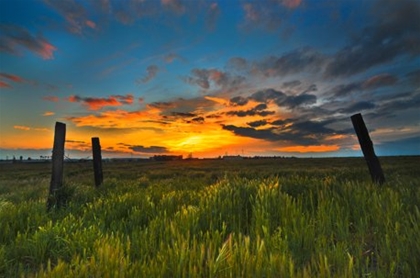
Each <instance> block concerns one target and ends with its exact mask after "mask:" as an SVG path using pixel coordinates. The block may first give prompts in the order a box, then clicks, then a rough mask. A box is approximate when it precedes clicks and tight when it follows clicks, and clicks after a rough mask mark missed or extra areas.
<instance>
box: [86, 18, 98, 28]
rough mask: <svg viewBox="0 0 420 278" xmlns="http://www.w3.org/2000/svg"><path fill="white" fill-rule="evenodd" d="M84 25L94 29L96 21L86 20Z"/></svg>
mask: <svg viewBox="0 0 420 278" xmlns="http://www.w3.org/2000/svg"><path fill="white" fill-rule="evenodd" d="M85 23H86V26H88V27H90V28H92V29H96V23H95V22H93V21H91V20H86V22H85Z"/></svg>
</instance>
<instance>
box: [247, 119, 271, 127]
mask: <svg viewBox="0 0 420 278" xmlns="http://www.w3.org/2000/svg"><path fill="white" fill-rule="evenodd" d="M267 123H268V122H267V121H266V120H260V121H254V122H249V123H247V125H249V126H250V127H259V126H264V125H266V124H267Z"/></svg>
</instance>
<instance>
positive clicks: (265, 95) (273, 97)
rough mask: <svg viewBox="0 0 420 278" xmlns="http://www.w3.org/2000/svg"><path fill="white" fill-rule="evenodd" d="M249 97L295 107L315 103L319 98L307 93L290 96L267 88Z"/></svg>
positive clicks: (280, 105)
mask: <svg viewBox="0 0 420 278" xmlns="http://www.w3.org/2000/svg"><path fill="white" fill-rule="evenodd" d="M249 99H251V100H254V101H257V102H263V103H268V102H274V103H275V104H277V105H278V106H279V107H286V108H289V109H294V108H297V107H299V106H305V105H311V104H314V103H316V99H317V98H316V96H315V95H311V94H306V93H303V94H300V95H291V96H288V95H286V94H285V93H283V92H281V91H276V90H274V89H266V90H261V91H258V92H255V93H253V94H252V95H251V96H250V97H249Z"/></svg>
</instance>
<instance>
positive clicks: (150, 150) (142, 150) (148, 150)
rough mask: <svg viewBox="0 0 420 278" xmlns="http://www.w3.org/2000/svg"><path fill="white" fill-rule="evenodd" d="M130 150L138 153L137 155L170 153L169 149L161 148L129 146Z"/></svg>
mask: <svg viewBox="0 0 420 278" xmlns="http://www.w3.org/2000/svg"><path fill="white" fill-rule="evenodd" d="M128 148H129V149H130V150H132V151H134V152H137V153H168V152H169V151H168V149H167V148H165V147H161V146H150V147H145V146H136V145H135V146H129V147H128Z"/></svg>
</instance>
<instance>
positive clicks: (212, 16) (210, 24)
mask: <svg viewBox="0 0 420 278" xmlns="http://www.w3.org/2000/svg"><path fill="white" fill-rule="evenodd" d="M219 15H220V7H219V4H218V3H217V2H213V3H211V4H210V5H209V7H208V10H207V17H206V25H207V28H209V29H210V30H214V29H215V28H216V22H217V18H218V17H219Z"/></svg>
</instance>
